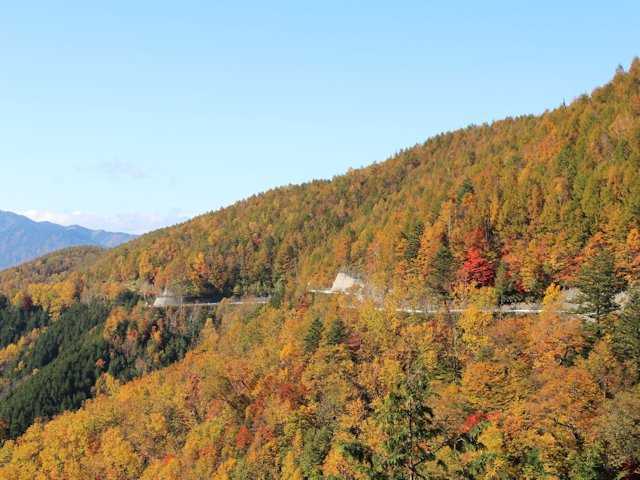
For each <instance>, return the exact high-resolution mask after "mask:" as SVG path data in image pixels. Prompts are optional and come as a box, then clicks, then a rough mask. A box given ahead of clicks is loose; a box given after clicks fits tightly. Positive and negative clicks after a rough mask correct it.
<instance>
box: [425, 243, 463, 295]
mask: <svg viewBox="0 0 640 480" xmlns="http://www.w3.org/2000/svg"><path fill="white" fill-rule="evenodd" d="M455 271H456V269H455V260H454V257H453V253H451V249H450V248H449V244H448V242H447V241H446V239H445V240H444V241H443V242H442V245H441V246H440V248H439V249H438V251H437V253H436V256H435V258H434V259H433V262H432V264H431V270H430V271H429V274H428V275H427V279H426V284H427V289H428V290H429V291H430V292H431V293H432V294H433V295H434V296H435V297H436V298H438V299H439V300H440V301H441V302H443V303H444V304H445V307H446V306H447V304H448V302H449V300H450V299H451V288H452V285H453V281H454V277H455Z"/></svg>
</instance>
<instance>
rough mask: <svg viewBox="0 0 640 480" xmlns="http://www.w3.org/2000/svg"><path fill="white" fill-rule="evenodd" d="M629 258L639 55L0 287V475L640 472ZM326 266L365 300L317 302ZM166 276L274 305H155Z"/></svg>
mask: <svg viewBox="0 0 640 480" xmlns="http://www.w3.org/2000/svg"><path fill="white" fill-rule="evenodd" d="M639 269H640V61H639V60H635V61H634V62H633V63H632V65H631V67H630V68H629V71H627V72H625V71H623V70H622V69H620V70H619V71H618V72H616V74H615V76H614V78H613V80H612V81H611V82H610V83H608V84H607V85H605V86H603V87H600V88H598V89H596V90H595V91H594V92H593V93H592V94H591V95H589V96H587V95H585V96H582V97H580V98H578V99H576V100H575V101H574V102H572V103H571V104H570V105H566V106H564V105H563V106H561V107H560V108H557V109H555V110H553V111H549V112H545V113H544V114H542V115H540V116H524V117H518V118H510V119H506V120H502V121H499V122H495V123H493V124H491V125H482V126H472V127H469V128H466V129H464V130H459V131H455V132H450V133H446V134H442V135H439V136H437V137H434V138H432V139H430V140H428V141H426V142H425V143H424V144H421V145H417V146H415V147H412V148H410V149H407V150H404V151H402V152H400V153H398V154H397V155H396V156H394V157H393V158H391V159H389V160H387V161H386V162H383V163H380V164H376V165H372V166H370V167H367V168H364V169H359V170H353V171H350V172H348V173H347V174H346V175H342V176H339V177H335V178H334V179H332V180H331V181H316V182H311V183H308V184H304V185H300V186H289V187H283V188H280V189H275V190H272V191H269V192H266V193H263V194H260V195H256V196H254V197H251V198H249V199H246V200H244V201H242V202H239V203H237V204H235V205H232V206H231V207H228V208H225V209H222V210H219V211H217V212H212V213H210V214H206V215H203V216H200V217H198V218H195V219H194V220H192V221H189V222H186V223H184V224H182V225H179V226H176V227H172V228H167V229H163V230H160V231H157V232H153V233H151V234H148V235H145V236H143V237H141V238H139V239H136V240H134V241H132V242H130V243H128V244H126V245H123V246H121V247H118V248H115V249H113V250H109V251H105V252H101V253H99V254H97V255H96V256H95V257H94V258H90V259H88V260H87V261H86V262H84V261H83V262H78V263H73V264H70V266H69V268H68V269H64V270H65V271H61V272H60V273H59V275H58V276H56V277H52V278H46V277H39V276H38V275H35V274H30V273H27V272H25V271H23V272H21V271H18V270H16V271H14V273H15V275H14V276H11V275H9V276H4V277H3V276H0V290H3V291H5V292H6V293H7V295H8V296H9V297H10V300H11V301H10V302H4V303H5V305H3V309H4V311H5V313H3V315H5V316H6V318H7V319H10V320H9V321H10V322H13V323H12V325H13V324H15V328H13V329H11V330H7V333H6V340H3V341H4V345H6V346H5V350H6V349H8V348H9V347H11V346H12V345H13V347H12V348H11V349H10V351H7V353H5V354H4V355H6V357H7V358H9V359H10V360H8V361H7V362H6V365H8V367H6V368H5V370H4V373H3V378H4V379H5V380H4V381H5V389H6V393H5V395H6V401H5V402H3V406H2V407H1V408H0V417H2V418H3V419H4V438H5V441H4V445H3V446H2V448H0V478H16V479H22V478H24V479H32V478H52V479H60V478H64V479H76V478H77V479H81V478H82V479H85V478H95V479H98V478H100V479H135V478H145V479H146V478H148V479H165V478H166V479H174V478H182V479H201V478H215V479H249V478H251V479H253V478H256V479H271V478H274V479H275V478H284V479H320V478H327V479H377V480H381V479H394V480H396V479H412V480H413V479H418V478H442V479H445V478H454V479H469V478H473V479H476V478H477V479H487V480H488V479H502V478H505V479H506V478H525V479H537V478H546V479H574V478H577V479H615V478H634V477H633V475H638V474H640V455H639V453H638V452H640V442H639V441H638V439H639V438H640V427H639V425H640V384H639V382H640V291H639V290H638V284H637V281H638V279H639V277H638V275H639V273H640V271H639ZM339 270H349V271H351V272H355V273H357V274H358V275H360V276H361V277H362V278H364V279H365V280H366V282H367V285H369V286H371V287H372V289H373V290H374V291H375V292H376V293H377V295H376V298H375V301H374V299H366V298H365V299H363V300H361V301H359V300H356V299H355V298H354V297H348V296H335V297H319V296H314V295H312V294H310V293H309V292H308V290H309V287H310V286H311V287H314V286H325V285H327V284H328V283H329V282H330V281H331V279H332V278H333V276H334V275H335V274H336V272H337V271H339ZM165 286H169V287H171V288H172V289H175V290H176V291H180V292H182V293H184V294H188V295H192V296H202V297H207V298H220V297H229V296H231V295H243V294H271V295H272V301H271V304H270V305H265V306H259V307H256V306H231V305H227V304H225V302H223V305H222V306H221V307H219V308H217V309H216V310H215V311H210V312H209V311H200V312H190V311H188V310H180V309H177V310H175V311H174V310H172V309H168V310H166V311H153V310H150V309H149V308H148V307H147V306H146V304H145V296H147V295H149V294H152V293H153V292H158V291H159V290H160V289H161V288H164V287H165ZM566 286H577V287H578V288H579V289H580V290H581V292H582V296H581V297H580V299H579V302H580V303H581V309H580V315H575V314H571V313H568V312H563V311H561V308H560V305H561V302H562V288H563V287H566ZM625 289H626V290H627V291H628V293H629V301H628V302H627V304H626V305H625V306H624V307H623V308H620V306H619V305H617V304H615V303H614V302H613V298H614V296H615V295H616V294H617V293H618V292H620V291H622V290H625ZM525 299H536V300H540V301H541V302H542V305H543V312H542V313H541V314H540V315H533V316H508V315H503V316H500V315H494V314H492V313H491V311H492V309H493V307H494V306H495V305H497V304H499V303H508V302H515V301H520V300H525ZM407 303H411V304H424V303H435V304H438V305H439V307H440V310H441V313H438V314H435V315H430V316H419V315H408V314H406V313H402V312H399V311H398V308H397V307H398V306H401V305H406V304H407ZM452 303H456V304H457V305H462V306H464V307H465V309H464V312H463V313H462V314H459V315H457V314H456V315H453V314H451V313H449V311H448V309H449V307H450V305H451V304H452ZM83 309H84V311H87V313H86V314H85V313H83ZM89 309H93V310H92V311H95V312H96V313H95V314H93V313H90V312H89V311H88V310H89ZM205 317H208V318H207V319H206V320H205ZM70 319H73V320H70ZM65 332H67V333H65ZM3 335H4V334H3ZM3 338H4V337H3ZM40 339H45V340H40ZM38 345H41V346H42V348H39V347H37V346H38ZM48 351H51V352H52V353H51V354H50V355H45V354H44V353H42V352H48ZM3 352H4V350H3V351H0V365H2V363H1V362H2V358H3ZM70 358H73V359H78V360H77V361H75V360H70ZM169 364H172V365H169ZM69 365H74V366H77V368H75V369H74V371H77V372H78V373H77V375H75V374H74V375H73V376H71V377H69V376H67V377H65V376H64V375H61V373H60V372H63V371H65V370H64V369H66V368H68V366H69ZM167 365H169V366H167ZM159 368H161V369H162V370H160V371H154V370H157V369H159ZM69 378H71V379H72V380H69ZM65 381H67V383H64V382H65ZM74 382H75V383H74ZM60 383H63V386H62V387H60V385H59V384H60ZM52 385H53V386H55V388H53V389H52V390H51V391H52V392H53V394H52V395H47V394H46V392H48V391H49V390H48V389H49V388H50V387H51V386H52ZM74 392H76V393H77V395H76V396H74ZM89 396H94V397H95V398H93V399H90V400H87V401H86V402H85V403H84V404H83V406H82V407H81V408H80V409H79V410H77V411H70V410H73V409H76V408H78V407H79V405H80V404H81V403H82V401H83V400H84V399H86V398H87V397H89ZM65 410H69V411H66V412H64V413H61V414H60V415H58V416H57V417H55V418H53V419H52V420H51V419H50V417H51V416H52V415H54V414H56V413H57V412H61V411H65ZM37 417H42V418H40V419H38V418H37ZM28 425H31V426H30V427H29V428H28V429H27V430H26V432H25V433H23V434H22V435H20V434H21V433H22V432H23V431H24V430H25V428H27V427H28Z"/></svg>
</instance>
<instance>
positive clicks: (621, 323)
mask: <svg viewBox="0 0 640 480" xmlns="http://www.w3.org/2000/svg"><path fill="white" fill-rule="evenodd" d="M613 349H614V352H615V354H616V356H617V357H618V358H619V359H620V361H622V362H631V363H632V364H633V365H635V367H636V379H637V378H638V377H640V287H635V288H634V289H633V290H632V291H631V292H630V297H629V302H628V303H627V304H626V305H625V307H624V309H623V310H622V313H621V314H620V318H619V319H618V322H617V323H616V326H615V328H614V331H613Z"/></svg>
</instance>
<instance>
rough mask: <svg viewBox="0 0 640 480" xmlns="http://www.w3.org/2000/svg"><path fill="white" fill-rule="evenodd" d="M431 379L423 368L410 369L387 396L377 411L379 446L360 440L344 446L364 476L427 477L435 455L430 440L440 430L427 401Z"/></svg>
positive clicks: (385, 478)
mask: <svg viewBox="0 0 640 480" xmlns="http://www.w3.org/2000/svg"><path fill="white" fill-rule="evenodd" d="M429 395H430V390H429V382H428V379H427V376H426V374H425V373H424V369H422V368H418V369H415V370H414V371H412V372H409V373H408V374H407V375H406V377H404V378H403V379H402V381H400V382H398V384H397V386H396V387H395V388H394V389H393V390H392V391H391V392H389V393H388V394H387V395H386V397H385V398H384V400H383V402H382V404H381V405H380V406H379V407H378V408H377V410H376V412H375V416H374V418H375V421H376V423H377V424H378V427H379V428H380V431H381V433H382V435H383V438H382V441H381V443H380V444H379V446H376V447H373V446H370V445H366V444H364V443H361V442H357V441H356V442H353V443H349V444H347V445H345V446H344V449H345V453H346V454H347V455H348V456H349V457H351V458H352V459H353V460H355V461H356V463H357V464H358V469H359V470H360V472H361V473H363V474H364V476H365V478H368V479H371V480H373V479H375V480H417V479H424V478H428V476H427V474H426V473H425V471H424V470H425V467H426V465H425V464H426V462H430V461H434V460H435V455H434V453H433V450H431V449H430V448H429V445H428V443H429V441H431V440H433V439H434V438H435V437H436V436H437V435H438V434H439V433H440V431H439V429H438V428H437V427H436V426H435V425H434V419H433V411H432V409H431V408H430V407H429V405H428V403H427V400H428V398H429Z"/></svg>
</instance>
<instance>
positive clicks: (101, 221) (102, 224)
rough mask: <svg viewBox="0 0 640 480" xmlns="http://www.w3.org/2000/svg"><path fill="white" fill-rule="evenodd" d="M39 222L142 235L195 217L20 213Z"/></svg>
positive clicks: (178, 214)
mask: <svg viewBox="0 0 640 480" xmlns="http://www.w3.org/2000/svg"><path fill="white" fill-rule="evenodd" d="M19 213H20V214H22V215H25V216H27V217H29V218H30V219H32V220H35V221H37V222H43V221H46V222H53V223H58V224H60V225H81V226H83V227H87V228H91V229H101V230H108V231H112V232H126V233H135V234H141V233H146V232H150V231H151V230H156V229H158V228H162V227H166V226H169V225H174V224H176V223H180V222H183V221H185V220H188V219H189V218H191V217H193V216H194V215H193V214H190V213H187V212H182V211H178V210H174V211H171V212H168V213H154V212H129V213H117V214H113V215H101V214H97V213H92V212H83V211H73V212H53V211H50V210H26V211H22V212H19Z"/></svg>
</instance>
